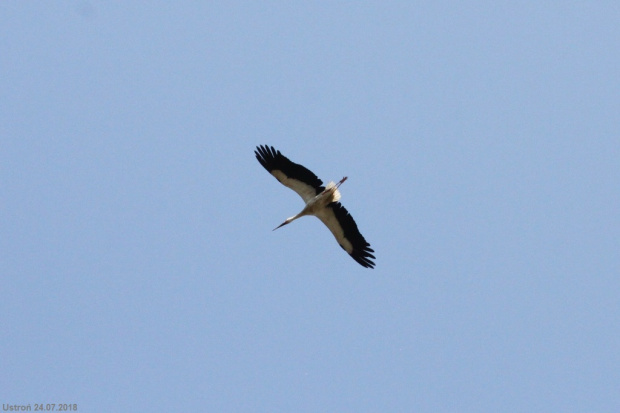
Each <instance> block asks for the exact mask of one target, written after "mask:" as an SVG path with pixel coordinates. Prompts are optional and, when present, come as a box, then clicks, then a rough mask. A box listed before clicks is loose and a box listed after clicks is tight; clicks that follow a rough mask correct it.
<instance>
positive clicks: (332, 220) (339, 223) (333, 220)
mask: <svg viewBox="0 0 620 413" xmlns="http://www.w3.org/2000/svg"><path fill="white" fill-rule="evenodd" d="M316 216H317V217H318V218H319V219H320V220H321V221H323V223H324V224H325V225H326V226H327V228H329V230H330V231H331V232H332V234H334V237H336V241H338V244H340V246H341V247H342V249H343V250H345V251H346V252H348V253H349V255H350V256H351V257H352V258H353V259H354V260H355V261H357V262H358V263H359V264H360V265H361V266H363V267H366V268H374V266H375V263H374V262H373V261H372V260H373V259H376V258H375V256H374V255H372V253H374V252H375V251H374V250H373V249H372V248H370V244H369V243H368V242H367V241H366V239H365V238H364V236H363V235H362V234H361V233H360V231H359V230H358V229H357V224H356V223H355V221H354V220H353V217H352V216H351V214H349V211H347V210H346V209H345V207H343V206H342V204H341V203H340V202H332V203H331V204H329V205H327V207H326V208H322V209H321V210H320V211H318V212H317V213H316Z"/></svg>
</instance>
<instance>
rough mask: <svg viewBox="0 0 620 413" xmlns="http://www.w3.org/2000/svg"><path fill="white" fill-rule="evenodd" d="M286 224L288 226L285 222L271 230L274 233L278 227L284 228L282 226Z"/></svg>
mask: <svg viewBox="0 0 620 413" xmlns="http://www.w3.org/2000/svg"><path fill="white" fill-rule="evenodd" d="M286 224H288V222H287V221H284V222H283V223H281V224H280V225H278V226H277V227H275V228H274V229H272V231H275V230H276V229H278V228H280V227H282V226H284V225H286Z"/></svg>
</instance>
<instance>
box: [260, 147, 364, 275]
mask: <svg viewBox="0 0 620 413" xmlns="http://www.w3.org/2000/svg"><path fill="white" fill-rule="evenodd" d="M254 153H255V154H256V159H258V162H260V164H261V165H263V167H264V168H265V169H266V170H267V172H269V173H270V174H271V175H273V176H274V177H275V178H276V179H277V180H278V181H280V183H281V184H282V185H284V186H286V187H289V188H291V189H292V190H293V191H295V192H297V194H298V195H299V196H300V197H301V199H303V200H304V202H305V203H306V206H305V207H304V209H302V210H301V212H300V213H299V214H297V215H294V216H292V217H290V218H287V219H286V220H285V221H284V222H283V223H282V224H280V225H279V226H277V227H276V228H274V229H273V230H274V231H275V230H276V229H278V228H280V227H282V226H284V225H287V224H290V223H291V222H292V221H294V220H296V219H297V218H301V217H303V216H305V215H314V216H315V217H317V218H318V219H320V220H321V221H322V222H323V223H324V224H325V225H326V226H327V228H329V230H330V231H331V232H332V234H334V237H336V241H338V244H340V246H341V247H342V249H343V250H345V251H346V252H347V253H348V254H349V255H350V256H351V257H352V258H353V259H354V260H355V261H357V262H358V263H359V264H360V265H361V266H363V267H366V268H374V266H375V263H374V262H373V261H372V260H374V259H376V258H375V256H374V255H372V254H373V253H374V252H375V251H374V250H373V249H372V248H370V244H369V243H368V242H367V241H366V239H365V238H364V236H363V235H362V234H360V231H359V230H358V229H357V224H356V223H355V221H354V220H353V217H352V216H351V214H349V211H347V210H346V209H345V208H344V207H343V206H342V204H340V202H338V201H339V200H340V191H339V190H338V187H340V185H342V183H343V182H344V181H346V180H347V177H346V176H345V177H344V178H342V179H341V180H340V182H338V183H337V184H335V183H333V182H330V183H329V184H327V186H326V187H324V186H323V181H321V180H320V179H319V178H318V177H317V176H316V175H315V174H314V173H313V172H312V171H310V170H309V169H307V168H305V167H304V166H302V165H299V164H296V163H294V162H291V161H290V160H289V159H288V158H287V157H285V156H284V155H282V154H281V153H280V151H277V150H276V149H274V147H273V146H266V145H261V146H257V147H256V150H255V151H254Z"/></svg>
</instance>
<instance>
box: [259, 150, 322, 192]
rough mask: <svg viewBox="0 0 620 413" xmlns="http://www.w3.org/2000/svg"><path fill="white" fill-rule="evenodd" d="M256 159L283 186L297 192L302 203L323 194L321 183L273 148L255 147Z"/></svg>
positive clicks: (310, 172) (303, 168)
mask: <svg viewBox="0 0 620 413" xmlns="http://www.w3.org/2000/svg"><path fill="white" fill-rule="evenodd" d="M254 153H255V154H256V159H258V162H260V164H261V165H263V167H264V168H265V169H266V170H267V172H269V173H270V174H271V175H273V176H275V178H276V179H277V180H278V181H280V183H281V184H282V185H284V186H287V187H289V188H291V189H292V190H293V191H295V192H297V193H298V194H299V196H300V197H301V199H303V200H304V202H306V203H308V201H309V200H311V199H312V198H314V197H315V196H317V195H318V194H320V193H321V192H323V190H324V189H325V188H324V187H323V181H321V180H320V179H319V178H318V177H317V176H316V175H315V174H314V173H313V172H312V171H310V170H309V169H307V168H305V167H304V166H302V165H299V164H296V163H294V162H291V161H290V160H289V159H288V158H287V157H286V156H284V155H282V154H281V153H280V151H277V150H275V149H274V147H273V146H267V145H261V146H257V147H256V150H255V151H254Z"/></svg>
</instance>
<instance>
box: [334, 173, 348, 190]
mask: <svg viewBox="0 0 620 413" xmlns="http://www.w3.org/2000/svg"><path fill="white" fill-rule="evenodd" d="M347 178H348V177H346V176H345V177H344V178H342V179H341V180H340V182H338V183H337V184H336V188H338V187H339V186H340V185H342V183H343V182H344V181H346V180H347Z"/></svg>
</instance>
